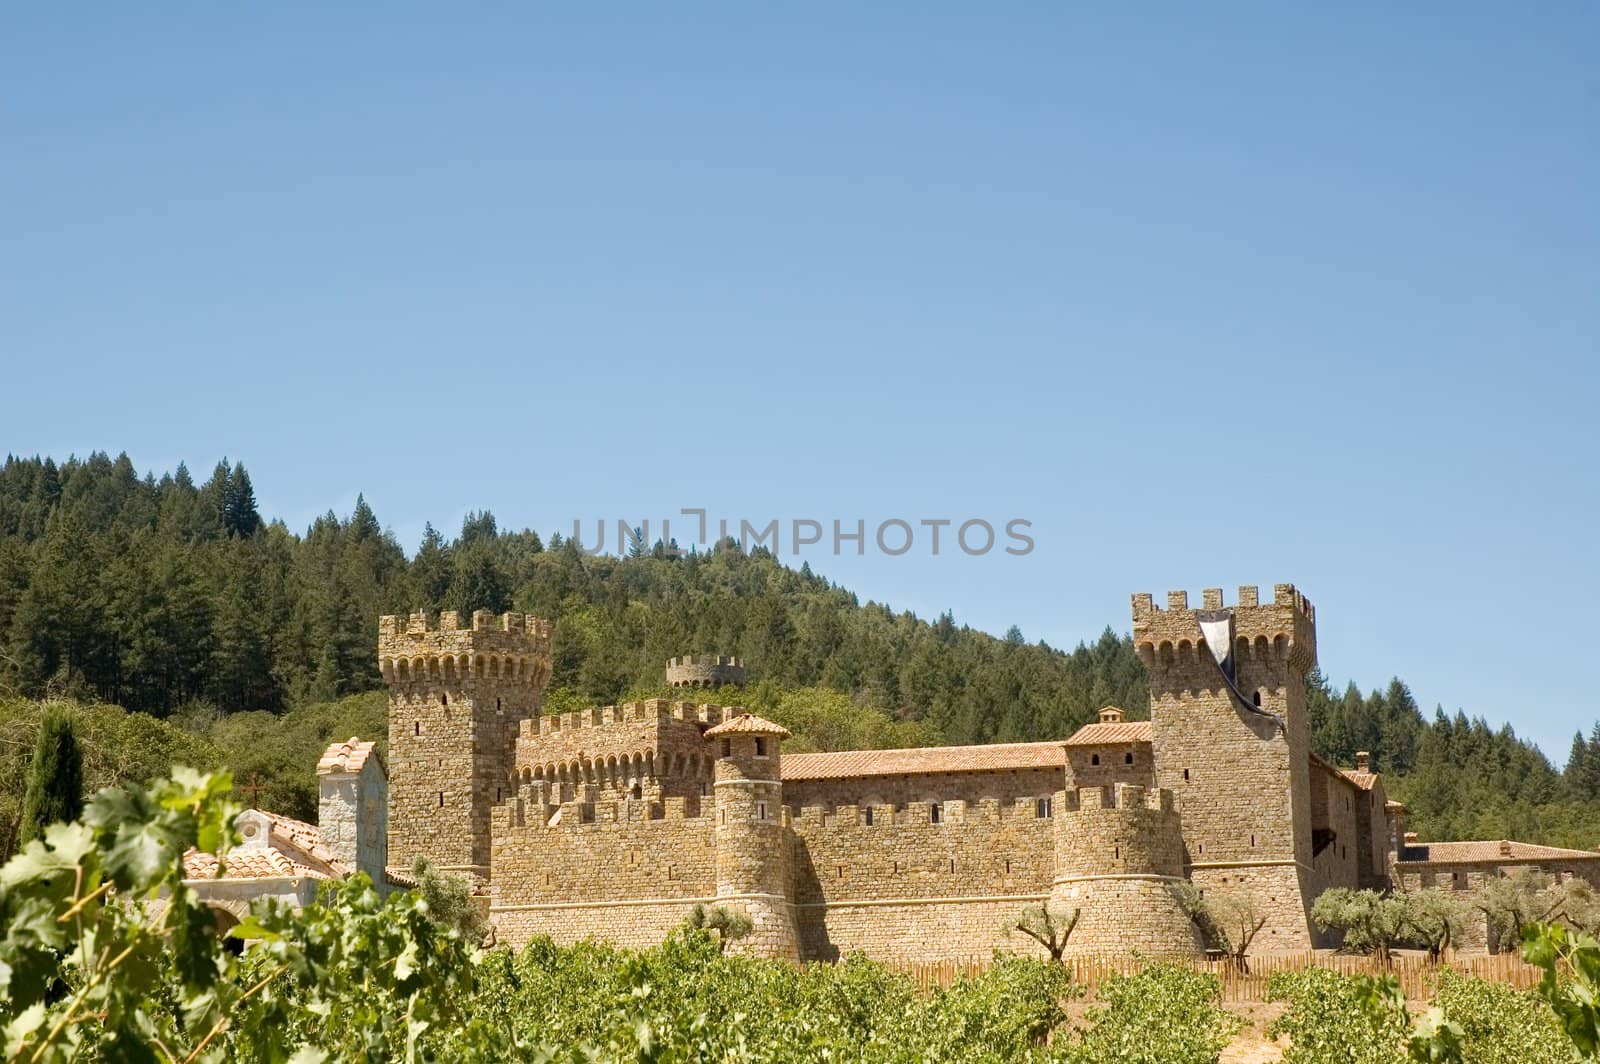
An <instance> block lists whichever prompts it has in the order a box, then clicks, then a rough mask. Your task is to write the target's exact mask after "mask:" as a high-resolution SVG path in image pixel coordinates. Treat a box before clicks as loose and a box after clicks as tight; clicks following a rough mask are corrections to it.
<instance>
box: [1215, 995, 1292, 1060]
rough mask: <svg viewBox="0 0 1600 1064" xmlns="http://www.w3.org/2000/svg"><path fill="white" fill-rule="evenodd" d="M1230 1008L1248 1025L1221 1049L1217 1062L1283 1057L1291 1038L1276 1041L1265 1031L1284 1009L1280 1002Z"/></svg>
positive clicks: (1280, 1058) (1230, 1010)
mask: <svg viewBox="0 0 1600 1064" xmlns="http://www.w3.org/2000/svg"><path fill="white" fill-rule="evenodd" d="M1228 1011H1229V1012H1231V1013H1233V1014H1234V1015H1235V1016H1239V1017H1241V1018H1243V1019H1244V1021H1245V1026H1244V1029H1243V1030H1241V1031H1240V1032H1239V1036H1238V1037H1237V1038H1235V1039H1234V1040H1233V1042H1232V1043H1230V1044H1229V1045H1228V1047H1227V1048H1226V1049H1224V1050H1223V1051H1222V1056H1221V1057H1219V1058H1218V1064H1270V1062H1272V1061H1278V1060H1282V1059H1283V1050H1284V1048H1285V1046H1286V1045H1287V1044H1288V1039H1283V1040H1282V1041H1279V1042H1273V1041H1272V1040H1271V1039H1269V1038H1268V1037H1267V1035H1266V1030H1267V1028H1268V1027H1269V1026H1271V1024H1272V1021H1273V1020H1275V1019H1277V1018H1278V1015H1279V1014H1280V1013H1281V1012H1283V1004H1282V1003H1281V1002H1273V1003H1271V1004H1267V1003H1264V1002H1261V1003H1258V1002H1250V1003H1246V1004H1239V1005H1231V1006H1229V1007H1228Z"/></svg>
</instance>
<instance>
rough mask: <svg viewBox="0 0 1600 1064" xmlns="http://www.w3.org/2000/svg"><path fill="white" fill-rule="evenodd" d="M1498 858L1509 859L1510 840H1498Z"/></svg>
mask: <svg viewBox="0 0 1600 1064" xmlns="http://www.w3.org/2000/svg"><path fill="white" fill-rule="evenodd" d="M1500 856H1501V857H1510V856H1511V842H1510V840H1508V839H1501V840H1500Z"/></svg>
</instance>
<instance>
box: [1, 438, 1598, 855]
mask: <svg viewBox="0 0 1600 1064" xmlns="http://www.w3.org/2000/svg"><path fill="white" fill-rule="evenodd" d="M418 607H428V608H431V609H439V608H447V609H459V610H464V611H465V610H471V609H474V608H487V609H491V610H496V611H500V610H506V609H517V610H526V611H528V612H532V613H536V614H539V615H542V616H547V617H550V618H552V619H553V620H554V621H555V656H556V662H555V673H554V677H553V679H552V684H551V686H552V690H551V695H550V698H551V702H552V705H563V704H566V703H568V702H577V701H583V702H588V701H600V702H610V701H615V700H617V699H619V698H623V697H626V696H630V695H635V696H636V695H640V694H652V693H656V692H657V690H658V688H659V685H660V683H661V673H662V666H663V664H664V662H665V661H666V659H667V658H668V657H671V656H673V655H675V654H681V653H686V652H693V653H700V652H721V653H732V654H738V655H740V656H741V657H743V658H744V659H745V663H746V666H747V670H748V673H749V675H750V677H751V679H752V688H751V689H750V690H749V691H746V692H743V694H744V695H745V696H746V700H747V701H750V702H752V703H753V704H760V705H763V706H765V707H768V708H770V709H773V710H774V711H775V712H778V711H780V710H781V711H783V712H787V713H788V714H790V715H791V716H793V715H794V714H796V713H798V712H801V710H802V707H803V706H804V705H807V704H815V705H818V706H831V707H833V708H834V709H837V708H838V707H840V706H843V707H844V708H845V709H846V710H848V709H849V707H851V706H854V707H858V709H857V711H858V712H859V713H860V714H861V717H862V721H863V722H864V723H862V724H860V725H858V726H857V725H852V726H846V725H842V724H841V723H840V722H839V720H838V714H837V713H833V714H832V715H831V716H828V717H827V719H826V720H823V719H821V717H819V716H818V714H821V713H822V712H823V711H822V710H820V709H818V710H816V711H814V712H813V716H814V717H817V718H818V719H817V720H816V721H815V725H816V734H815V735H812V736H808V739H809V740H810V741H811V742H812V743H813V744H815V745H823V746H831V745H838V744H842V743H849V742H870V743H872V744H873V745H884V744H885V743H889V742H895V741H919V742H920V741H930V740H932V741H939V740H942V741H947V742H955V743H963V742H992V741H1007V740H1022V739H1044V738H1052V737H1060V736H1065V735H1067V734H1069V733H1070V732H1071V731H1072V730H1073V729H1075V728H1076V727H1077V726H1079V725H1080V724H1082V723H1084V722H1086V721H1088V720H1089V719H1091V718H1092V716H1093V713H1094V711H1095V710H1096V709H1097V708H1098V707H1100V706H1101V705H1105V704H1107V703H1115V704H1119V705H1122V706H1124V707H1125V708H1126V709H1128V710H1129V712H1130V715H1132V716H1135V717H1141V716H1144V715H1145V708H1146V707H1145V680H1144V672H1143V668H1142V666H1141V665H1140V664H1139V661H1138V658H1137V657H1136V656H1135V655H1134V653H1133V652H1132V648H1131V646H1130V645H1129V642H1128V640H1127V638H1126V637H1122V636H1118V635H1117V634H1116V633H1115V632H1113V631H1112V630H1111V629H1110V628H1107V629H1106V630H1105V631H1104V632H1103V633H1101V634H1100V636H1099V637H1098V638H1096V639H1094V640H1093V641H1091V642H1086V643H1083V644H1080V645H1079V646H1078V647H1076V648H1075V649H1073V650H1071V651H1062V650H1058V649H1055V648H1052V647H1049V646H1046V645H1044V644H1043V643H1028V642H1027V641H1026V640H1025V638H1024V637H1023V635H1022V634H1021V633H1020V632H1018V631H1017V630H1016V629H1012V631H1011V632H1010V633H1008V635H1007V636H1006V637H1005V638H1003V639H1002V638H995V637H993V636H990V635H987V634H985V633H981V632H975V631H972V630H970V629H968V628H965V627H962V626H960V625H958V624H957V623H956V622H955V620H954V619H953V618H952V617H951V616H950V615H948V614H946V615H943V616H940V617H938V618H934V619H933V620H931V621H929V620H924V619H921V618H918V617H916V616H914V615H912V614H910V613H905V612H899V613H897V612H895V611H894V610H892V609H891V608H890V607H888V606H886V605H882V604H879V603H872V602H868V603H862V602H861V601H859V600H858V599H857V597H856V596H855V595H853V594H851V593H850V592H849V591H847V590H845V589H843V588H840V587H837V586H835V585H833V584H831V583H829V582H828V581H827V580H825V579H823V578H822V577H820V576H817V575H815V574H813V573H812V572H811V571H810V570H809V569H808V568H804V567H802V568H801V569H800V570H798V571H797V570H793V569H789V568H786V567H785V566H783V565H781V564H780V563H779V562H778V561H777V560H776V559H775V558H773V557H772V556H771V555H770V554H768V553H767V552H765V551H762V550H757V551H755V552H753V553H750V554H745V553H743V552H741V551H740V550H739V549H738V548H737V546H735V545H733V544H731V543H729V544H723V545H721V546H719V547H718V548H717V549H715V550H712V551H709V552H703V553H690V554H687V555H685V556H682V557H676V558H673V557H668V556H667V555H666V552H664V551H662V550H659V549H657V550H654V551H651V550H649V549H646V545H644V544H640V545H639V549H637V550H636V551H634V552H633V556H631V557H627V558H620V559H619V558H613V557H608V556H596V557H589V556H585V555H583V554H582V553H580V552H579V551H578V550H577V549H575V547H574V545H572V544H564V543H562V542H561V540H560V537H559V536H552V537H551V540H550V542H549V543H548V544H546V543H544V542H542V541H541V539H540V537H539V536H538V535H537V534H535V533H534V532H532V531H527V530H524V531H520V532H505V531H501V530H500V529H499V528H498V527H497V525H496V522H495V519H494V517H493V516H492V515H491V514H490V513H488V512H487V511H485V512H483V513H478V514H473V515H470V516H469V517H468V518H467V520H466V521H465V522H464V523H463V525H462V528H461V530H460V532H459V534H457V535H455V536H454V537H451V538H449V539H446V538H445V537H444V536H442V535H440V534H439V533H437V532H436V531H434V530H433V529H432V528H431V526H430V528H429V529H428V532H427V534H426V536H425V537H424V539H423V542H422V543H421V544H420V545H418V549H417V550H416V552H415V554H414V555H413V556H411V557H408V556H407V553H406V551H405V550H404V549H403V548H402V546H401V545H400V544H399V543H397V542H396V541H395V539H394V538H393V536H392V535H390V534H388V533H387V532H385V531H384V528H383V525H382V524H381V522H380V521H379V519H378V517H377V515H375V514H374V513H373V512H372V510H371V509H370V508H369V507H368V506H367V505H366V503H365V502H364V501H363V500H361V499H359V498H358V499H357V500H356V504H355V509H354V511H353V512H352V513H350V514H349V515H347V516H338V515H336V514H334V513H333V512H331V511H330V512H329V513H328V514H326V515H325V516H323V517H321V518H319V519H318V520H317V521H315V522H314V523H313V524H312V525H311V527H310V528H308V529H306V530H305V531H304V532H303V533H297V532H294V531H292V530H290V529H288V528H286V527H285V526H284V525H283V524H282V523H281V522H277V521H268V520H264V519H263V517H262V516H261V514H260V513H259V512H258V510H257V507H256V502H255V493H254V490H253V488H252V485H251V482H250V477H249V475H248V473H247V472H246V471H245V469H244V467H243V466H242V465H238V464H232V463H229V462H227V461H223V462H220V463H219V464H218V465H217V466H216V467H215V468H214V470H213V471H212V472H211V474H210V475H209V476H208V477H207V478H206V479H205V481H204V482H203V483H196V482H195V480H194V479H193V478H192V477H191V475H190V474H189V472H188V471H187V470H186V469H185V468H183V467H182V466H180V467H179V468H178V469H177V470H175V471H173V472H172V473H170V474H167V475H163V476H162V477H161V478H160V479H157V478H156V477H154V476H153V475H151V474H148V473H147V474H145V475H143V476H141V475H140V474H139V472H138V471H137V470H135V469H134V467H133V465H132V463H131V462H130V461H129V460H128V459H127V457H126V456H121V457H118V458H115V459H113V458H110V457H108V456H106V455H103V454H95V455H91V456H90V457H89V458H87V459H83V460H77V459H73V460H68V461H66V462H63V463H61V464H59V465H58V464H56V463H55V462H53V461H52V460H50V459H37V458H27V459H24V458H8V459H7V461H6V464H5V466H4V468H3V469H0V690H4V689H10V690H12V691H13V692H14V693H15V694H17V695H21V696H25V697H30V698H37V697H42V696H46V695H60V696H67V697H74V698H78V699H81V700H85V701H90V702H105V703H113V704H116V705H119V706H123V707H126V708H127V709H129V710H130V711H134V712H136V713H141V714H150V715H153V716H156V717H171V718H173V719H174V723H176V724H179V725H181V726H183V727H187V728H188V729H189V730H190V731H194V730H195V729H196V728H197V727H198V728H200V729H201V730H202V731H204V732H205V733H206V734H207V735H208V736H211V737H212V738H215V736H217V735H222V736H224V737H225V738H228V740H229V742H235V743H236V742H237V741H238V738H239V735H240V733H241V732H242V731H249V730H252V729H255V730H263V729H257V728H256V725H255V724H250V723H249V722H252V721H255V722H260V721H262V720H263V718H260V717H244V718H238V720H237V721H236V726H229V724H228V722H227V720H226V718H227V717H229V716H231V715H234V714H237V713H239V712H241V711H266V712H270V713H272V714H277V715H282V714H284V713H285V712H287V711H289V710H291V709H293V708H295V707H302V708H304V707H309V706H312V705H315V704H320V703H326V702H330V701H333V700H336V699H340V698H343V697H345V696H348V695H353V694H358V693H360V692H364V691H369V690H373V689H375V688H377V687H378V686H379V685H380V680H379V677H378V674H377V670H376V661H375V656H374V654H373V647H374V646H375V644H376V640H377V617H378V615H379V614H380V613H399V612H405V611H406V610H409V609H414V608H418ZM807 689H809V690H810V691H811V692H812V693H811V694H809V695H807V696H806V697H804V698H801V697H797V693H798V692H801V691H802V690H807ZM828 692H835V693H836V694H833V695H831V696H830V695H829V694H828ZM808 699H809V702H808ZM1311 701H1312V721H1313V729H1314V731H1313V734H1314V741H1315V744H1316V746H1317V748H1318V750H1319V752H1321V753H1322V754H1323V755H1324V756H1326V757H1328V758H1330V759H1331V760H1334V761H1337V762H1339V763H1343V764H1349V763H1350V762H1351V759H1352V757H1353V755H1354V752H1355V751H1356V750H1357V749H1367V750H1371V751H1372V752H1373V753H1374V756H1375V760H1376V761H1377V764H1378V767H1379V768H1380V769H1381V770H1383V771H1384V772H1386V773H1388V774H1390V776H1391V787H1392V789H1394V790H1396V791H1398V792H1399V793H1400V794H1401V795H1402V796H1403V797H1404V798H1405V799H1406V800H1407V801H1408V802H1410V803H1411V804H1412V806H1413V808H1414V810H1415V813H1416V818H1415V824H1416V826H1417V828H1418V830H1419V831H1422V832H1424V833H1427V834H1430V835H1432V836H1433V837H1439V838H1443V837H1451V836H1461V835H1492V836H1498V835H1503V834H1516V835H1519V836H1521V837H1525V838H1534V839H1549V840H1551V841H1558V842H1564V843H1566V844H1569V845H1577V844H1582V845H1584V846H1593V845H1594V844H1595V842H1596V841H1597V840H1595V839H1594V837H1593V829H1592V825H1593V824H1595V823H1597V822H1600V821H1597V820H1596V812H1597V810H1600V803H1597V802H1596V798H1597V796H1600V729H1597V731H1596V733H1595V735H1594V736H1593V737H1592V740H1590V741H1584V740H1582V739H1580V740H1579V741H1578V743H1577V744H1576V745H1575V747H1574V757H1573V759H1572V762H1571V764H1570V765H1569V766H1568V770H1567V772H1566V773H1564V774H1563V773H1561V772H1558V771H1557V770H1556V769H1555V768H1554V767H1553V766H1552V765H1551V764H1550V763H1549V761H1548V760H1547V759H1545V758H1544V757H1543V756H1542V755H1541V754H1540V753H1539V752H1538V751H1537V750H1536V749H1534V748H1532V747H1530V746H1528V745H1526V744H1524V743H1522V742H1520V741H1518V740H1517V738H1516V736H1515V734H1514V733H1513V732H1512V731H1511V730H1510V728H1509V727H1507V728H1502V729H1499V730H1493V729H1490V728H1489V727H1488V725H1486V724H1485V723H1484V722H1483V721H1482V720H1469V719H1468V718H1467V717H1466V716H1464V715H1462V714H1460V713H1458V714H1456V715H1455V716H1453V717H1450V716H1446V715H1444V714H1443V713H1442V712H1440V713H1439V714H1437V715H1436V716H1435V717H1434V718H1433V719H1432V720H1429V719H1427V718H1426V717H1425V716H1424V715H1423V714H1422V713H1420V712H1419V710H1418V706H1417V704H1416V702H1415V701H1414V699H1413V698H1412V696H1411V693H1410V692H1409V691H1408V690H1407V689H1406V687H1405V685H1404V684H1403V683H1401V682H1400V681H1399V680H1395V681H1393V682H1391V683H1390V684H1389V686H1388V687H1387V688H1386V689H1385V690H1383V691H1377V692H1372V693H1370V694H1362V693H1361V692H1360V691H1358V690H1356V689H1355V688H1354V687H1351V688H1349V689H1347V690H1345V691H1344V692H1343V693H1338V692H1336V691H1334V690H1333V689H1331V688H1330V687H1329V686H1328V685H1327V684H1326V682H1325V681H1323V680H1322V678H1321V677H1318V678H1317V687H1316V688H1315V690H1314V691H1313V696H1312V700H1311ZM362 704H364V705H365V704H366V703H362ZM318 719H322V718H320V717H319V718H318ZM194 722H200V724H198V725H197V724H195V723H194ZM897 722H898V723H897ZM326 726H327V727H335V726H336V725H333V724H328V725H326ZM264 731H265V732H266V733H268V734H270V731H271V730H270V729H264ZM830 735H831V736H833V737H834V738H833V739H832V740H830V739H829V738H827V736H830ZM305 741H309V740H305ZM296 743H297V745H303V741H300V740H297V741H296ZM223 745H227V743H224V744H223ZM243 745H249V744H243ZM257 745H259V744H257ZM254 753H255V754H256V755H257V756H258V757H259V756H264V755H265V754H266V753H267V751H262V750H259V749H257V750H255V751H254ZM296 753H298V749H297V750H296ZM235 767H236V768H237V766H235ZM306 772H307V774H308V777H309V767H308V768H307V769H306ZM269 774H270V772H269ZM1397 777H1403V778H1397ZM307 782H309V778H308V780H307Z"/></svg>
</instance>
